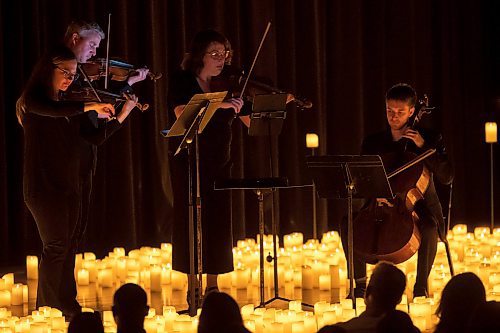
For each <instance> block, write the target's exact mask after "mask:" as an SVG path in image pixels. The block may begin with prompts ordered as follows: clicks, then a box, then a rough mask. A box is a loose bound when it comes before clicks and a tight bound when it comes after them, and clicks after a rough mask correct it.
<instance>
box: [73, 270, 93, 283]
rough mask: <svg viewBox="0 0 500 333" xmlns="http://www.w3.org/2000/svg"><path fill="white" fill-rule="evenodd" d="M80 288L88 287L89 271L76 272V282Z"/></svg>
mask: <svg viewBox="0 0 500 333" xmlns="http://www.w3.org/2000/svg"><path fill="white" fill-rule="evenodd" d="M76 281H77V282H78V284H79V285H80V286H88V285H89V282H90V281H89V271H88V270H86V269H85V268H82V269H80V270H78V276H77V280H76Z"/></svg>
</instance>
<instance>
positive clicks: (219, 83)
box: [210, 65, 312, 109]
mask: <svg viewBox="0 0 500 333" xmlns="http://www.w3.org/2000/svg"><path fill="white" fill-rule="evenodd" d="M246 79H247V76H246V75H245V72H244V71H243V70H240V69H238V68H235V67H233V66H231V65H226V66H224V69H223V70H222V73H221V74H220V75H218V76H216V77H213V78H212V81H211V83H210V89H211V90H212V91H224V90H227V91H228V92H229V93H228V96H231V97H237V96H239V95H240V93H241V90H242V84H243V82H245V80H246ZM265 81H269V80H266V79H265V78H255V79H248V81H247V88H248V90H247V91H246V92H245V93H244V94H243V98H244V99H245V100H250V101H251V100H252V99H253V97H254V96H255V95H258V94H283V93H286V94H287V103H289V102H292V101H293V102H295V104H296V105H297V107H299V108H300V109H309V108H311V107H312V103H311V102H310V101H309V100H307V99H306V98H301V97H297V96H296V95H295V94H292V93H290V92H287V91H285V90H282V89H279V88H277V87H274V86H272V85H271V84H269V83H266V82H265Z"/></svg>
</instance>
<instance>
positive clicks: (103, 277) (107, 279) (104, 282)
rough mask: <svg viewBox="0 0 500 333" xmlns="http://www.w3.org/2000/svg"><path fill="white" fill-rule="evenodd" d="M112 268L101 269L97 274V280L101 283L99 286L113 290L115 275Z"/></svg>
mask: <svg viewBox="0 0 500 333" xmlns="http://www.w3.org/2000/svg"><path fill="white" fill-rule="evenodd" d="M112 273H113V272H112V270H111V268H105V269H101V270H100V271H99V272H98V273H97V275H98V276H97V279H98V282H99V286H101V287H103V288H111V287H113V274H112Z"/></svg>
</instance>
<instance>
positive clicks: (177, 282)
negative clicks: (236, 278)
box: [172, 270, 220, 290]
mask: <svg viewBox="0 0 500 333" xmlns="http://www.w3.org/2000/svg"><path fill="white" fill-rule="evenodd" d="M219 277H220V275H219ZM186 284H187V275H186V274H183V273H181V272H178V271H174V270H173V271H172V290H183V289H184V287H185V286H186Z"/></svg>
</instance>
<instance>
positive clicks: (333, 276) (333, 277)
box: [330, 265, 340, 289]
mask: <svg viewBox="0 0 500 333" xmlns="http://www.w3.org/2000/svg"><path fill="white" fill-rule="evenodd" d="M330 284H331V288H332V289H338V288H340V275H339V265H330Z"/></svg>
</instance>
